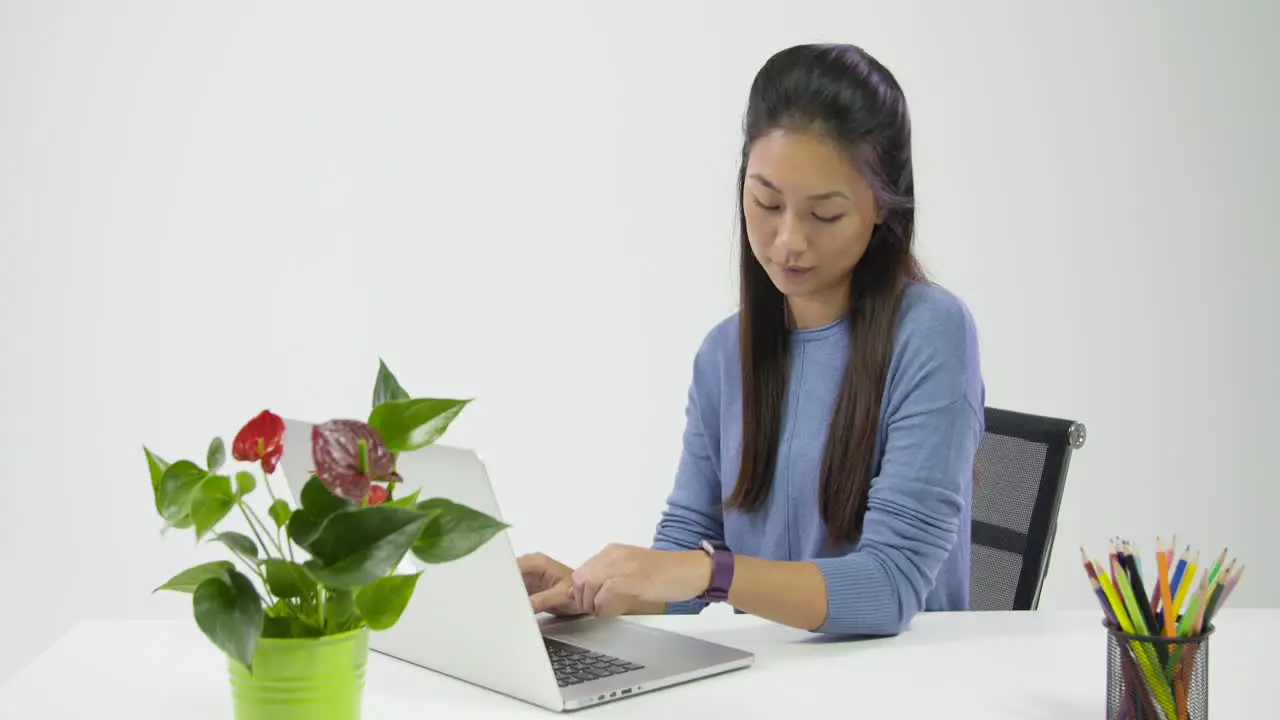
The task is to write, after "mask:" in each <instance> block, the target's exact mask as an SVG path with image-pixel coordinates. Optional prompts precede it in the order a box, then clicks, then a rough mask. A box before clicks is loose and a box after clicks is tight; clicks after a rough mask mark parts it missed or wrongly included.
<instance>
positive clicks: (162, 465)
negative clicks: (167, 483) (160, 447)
mask: <svg viewBox="0 0 1280 720" xmlns="http://www.w3.org/2000/svg"><path fill="white" fill-rule="evenodd" d="M142 452H143V453H145V454H146V456H147V471H148V472H150V473H151V494H152V495H154V496H155V500H156V512H161V510H160V478H162V477H164V471H165V470H166V469H168V467H169V463H168V462H167V461H166V460H165V459H164V458H162V457H160V456H159V455H156V454H155V453H153V452H151V450H149V449H148V448H147V447H146V446H143V448H142Z"/></svg>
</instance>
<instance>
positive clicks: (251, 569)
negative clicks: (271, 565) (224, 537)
mask: <svg viewBox="0 0 1280 720" xmlns="http://www.w3.org/2000/svg"><path fill="white" fill-rule="evenodd" d="M231 554H232V555H234V556H235V557H236V559H237V560H239V561H240V562H242V563H244V566H245V567H246V568H248V569H249V572H251V573H253V574H254V575H256V576H257V577H258V579H259V580H261V581H262V592H263V594H264V595H266V596H267V600H268V603H267V604H268V605H275V604H276V599H275V598H274V597H272V595H271V587H270V586H269V585H267V576H266V575H263V574H262V570H260V569H258V566H256V565H254V564H253V563H251V562H249V559H248V558H246V557H245V556H243V555H241V554H240V553H238V552H236V551H235V550H232V551H231Z"/></svg>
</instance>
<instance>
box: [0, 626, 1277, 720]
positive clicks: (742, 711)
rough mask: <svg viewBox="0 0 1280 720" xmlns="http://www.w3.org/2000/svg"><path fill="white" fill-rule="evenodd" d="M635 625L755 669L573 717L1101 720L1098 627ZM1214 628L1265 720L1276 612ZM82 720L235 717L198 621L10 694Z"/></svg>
mask: <svg viewBox="0 0 1280 720" xmlns="http://www.w3.org/2000/svg"><path fill="white" fill-rule="evenodd" d="M636 621H639V622H644V623H645V624H650V625H654V626H657V627H663V628H666V629H670V630H674V631H677V632H682V633H686V634H689V635H694V636H698V637H702V638H706V639H708V640H713V641H716V642H721V643H724V644H727V645H733V646H736V647H740V648H744V649H747V650H751V651H753V652H755V653H756V654H757V657H756V664H755V665H754V666H753V667H750V668H747V669H744V670H739V671H735V672H732V673H729V674H727V675H722V676H718V677H714V678H709V679H704V680H698V681H695V682H692V683H688V684H685V685H680V686H677V687H674V688H668V689H664V690H659V691H655V692H652V693H646V694H643V695H639V696H636V697H632V698H628V699H626V700H620V701H617V702H614V703H609V704H605V705H600V706H597V707H594V708H588V709H586V710H581V711H577V712H575V713H571V714H568V715H565V717H580V718H644V719H645V720H652V719H653V718H675V717H681V718H709V717H728V718H734V720H739V719H740V718H785V717H806V718H809V717H838V718H850V717H860V718H877V719H878V720H879V719H884V718H919V717H946V718H948V719H949V720H964V719H966V718H982V720H997V719H1000V718H1011V719H1012V718H1016V719H1017V720H1058V719H1060V718H1061V719H1071V720H1086V719H1087V720H1098V719H1100V718H1103V717H1105V708H1104V702H1105V694H1106V639H1105V636H1104V633H1103V630H1102V627H1101V625H1100V621H1099V614H1098V613H1097V612H1047V611H1046V612H1033V613H955V614H933V613H931V614H925V615H920V616H919V617H917V618H916V620H915V621H914V622H913V623H912V626H911V628H910V629H909V630H908V631H907V632H905V633H903V634H902V635H900V636H898V637H896V638H883V639H876V640H861V641H842V642H832V641H829V640H827V641H824V640H822V639H820V638H819V637H818V636H814V635H811V634H810V633H805V632H801V631H796V630H791V629H789V628H786V627H782V626H778V625H773V624H770V623H766V622H764V621H762V620H759V619H756V618H752V617H747V616H734V615H727V614H708V615H703V616H687V617H655V618H643V619H636ZM1217 626H1218V630H1217V632H1216V633H1215V634H1214V636H1213V639H1212V641H1211V642H1212V645H1211V646H1210V702H1211V704H1210V710H1211V714H1212V717H1213V718H1250V717H1265V716H1270V713H1272V712H1274V710H1275V702H1276V700H1275V698H1276V695H1275V692H1274V685H1272V684H1270V683H1274V681H1275V677H1274V676H1275V675H1276V674H1277V671H1280V609H1277V610H1248V609H1246V610H1240V609H1227V610H1224V611H1223V612H1222V613H1221V615H1220V616H1219V618H1218V623H1217ZM1268 669H1269V672H1265V675H1264V671H1266V670H1268ZM366 682H367V685H366V689H365V704H364V718H365V719H366V720H380V719H382V718H394V719H398V720H403V719H404V718H418V717H435V718H445V717H484V718H547V717H554V716H555V714H554V713H549V712H547V711H545V710H542V709H540V708H537V707H534V706H531V705H527V704H525V703H522V702H520V701H518V700H514V699H511V698H508V697H505V696H502V695H498V694H496V693H492V692H489V691H487V690H484V689H482V688H479V687H474V686H471V685H468V684H466V683H462V682H459V681H457V680H453V679H450V678H447V677H444V676H441V675H437V674H436V673H433V672H430V671H427V670H423V669H420V668H417V667H414V666H411V665H408V664H405V663H402V662H399V661H397V660H393V659H391V658H388V657H386V656H383V655H379V654H377V653H372V654H371V656H370V665H369V669H368V675H367V681H366ZM1259 713H1261V714H1259ZM81 717H86V718H87V717H113V718H114V717H120V718H126V717H127V718H130V720H159V719H160V718H166V719H167V718H176V717H181V718H184V719H190V720H200V719H203V718H219V719H226V718H230V717H231V702H230V690H229V687H228V682H227V674H226V664H225V661H224V659H223V657H222V656H221V655H220V654H219V653H218V651H217V650H216V649H214V648H213V646H212V645H211V644H210V643H209V642H208V641H207V640H206V639H205V638H204V636H203V635H201V634H200V633H199V631H198V630H197V629H196V626H195V624H194V622H192V621H182V622H176V621H155V620H120V621H91V622H85V623H82V624H79V625H77V626H75V627H73V628H72V629H71V630H70V631H69V632H68V633H67V634H66V635H64V636H63V637H62V638H61V639H60V640H58V642H57V643H55V644H54V645H53V646H52V647H51V648H49V650H47V651H46V652H45V653H43V654H42V655H40V656H39V657H37V658H36V659H35V660H34V661H33V662H32V663H31V664H30V665H28V666H27V667H26V668H24V669H22V670H20V671H19V672H18V673H17V674H16V675H14V676H13V677H12V678H11V679H10V680H9V681H8V682H7V683H6V684H5V685H3V686H0V718H5V720H44V719H45V718H81Z"/></svg>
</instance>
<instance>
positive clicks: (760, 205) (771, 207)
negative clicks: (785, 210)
mask: <svg viewBox="0 0 1280 720" xmlns="http://www.w3.org/2000/svg"><path fill="white" fill-rule="evenodd" d="M751 199H752V200H754V201H755V203H756V207H758V208H760V209H762V210H769V211H773V210H781V209H782V206H781V205H765V204H764V203H762V202H760V198H758V197H756V196H755V195H752V196H751Z"/></svg>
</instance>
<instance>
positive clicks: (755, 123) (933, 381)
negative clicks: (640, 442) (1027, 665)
mask: <svg viewBox="0 0 1280 720" xmlns="http://www.w3.org/2000/svg"><path fill="white" fill-rule="evenodd" d="M738 190H739V196H740V202H741V206H740V212H739V215H740V218H741V223H740V224H741V235H742V261H741V285H742V290H741V292H742V296H741V307H740V310H739V312H738V313H737V314H736V315H735V316H733V317H730V318H729V319H727V320H725V321H723V322H722V323H720V324H719V325H717V326H716V327H715V328H713V329H712V330H711V332H710V333H709V334H708V335H707V337H706V339H705V341H704V342H703V344H702V346H701V348H700V350H699V351H698V354H697V358H696V359H695V361H694V369H693V383H692V387H691V389H690V392H689V401H688V407H687V413H686V415H687V425H686V428H685V432H684V448H683V452H682V455H681V458H680V464H679V469H678V471H677V474H676V480H675V488H674V489H673V490H672V492H671V494H670V497H669V498H668V508H667V510H666V511H665V512H664V513H663V515H662V517H661V520H660V522H659V523H658V528H657V535H656V538H655V540H654V543H653V546H652V548H640V547H631V546H625V545H610V546H609V547H607V548H605V549H604V550H603V551H602V552H600V553H599V554H597V555H596V556H595V557H593V558H591V559H590V560H589V561H588V562H587V563H586V564H584V565H583V566H582V567H580V568H578V569H577V570H576V571H575V570H572V569H570V568H569V567H566V566H565V565H563V564H561V563H558V562H556V561H554V560H551V559H549V558H547V557H545V556H543V555H537V554H535V555H529V556H525V557H522V558H521V559H520V564H521V570H522V572H523V574H524V577H525V583H526V586H527V588H528V590H529V592H530V595H531V596H532V602H533V605H534V609H535V610H536V611H546V612H551V613H554V614H557V615H573V614H580V613H594V614H596V615H618V614H628V613H629V614H641V613H661V612H668V613H694V612H698V611H700V610H701V609H702V608H703V607H705V606H706V604H707V603H708V602H716V601H727V602H728V603H729V604H730V605H732V606H733V607H734V608H735V609H737V610H739V611H741V612H746V613H750V614H753V615H756V616H759V617H763V618H766V619H769V620H773V621H776V622H779V623H783V624H786V625H790V626H794V627H797V628H803V629H808V630H814V631H819V632H823V633H832V634H842V635H893V634H897V633H898V632H900V631H901V630H902V629H903V628H904V627H905V626H906V625H907V623H908V622H909V621H910V620H911V618H912V617H913V616H915V614H916V613H917V612H920V611H930V610H964V609H967V608H968V602H969V523H970V510H969V505H970V499H971V495H972V479H973V467H974V455H975V453H976V451H977V447H978V441H979V439H980V438H981V436H982V432H983V406H984V402H985V398H984V386H983V381H982V377H981V371H980V368H979V356H978V341H977V335H976V332H975V329H974V325H973V322H972V319H971V317H970V316H969V313H968V311H967V310H966V308H965V306H964V305H963V304H962V303H961V302H960V301H959V300H958V299H956V298H955V297H954V296H953V295H951V294H949V293H948V292H947V291H945V290H943V289H941V288H939V287H937V286H936V285H932V284H930V283H928V282H927V281H926V280H925V278H924V274H923V272H922V271H921V269H920V266H919V265H918V263H917V261H916V259H915V257H914V255H913V254H912V236H913V230H914V224H915V211H914V183H913V181H912V170H911V143H910V120H909V116H908V113H907V105H906V101H905V99H904V97H903V93H902V90H901V88H900V87H899V86H898V84H897V81H896V80H895V79H894V77H893V75H891V74H890V73H889V71H888V70H886V69H885V68H884V67H883V66H881V65H880V64H879V63H878V62H877V61H876V60H875V59H874V58H872V57H871V56H869V55H867V54H866V53H865V52H863V51H862V50H860V49H859V48H856V47H852V46H849V45H821V46H817V45H806V46H799V47H793V48H790V49H787V50H784V51H782V52H780V53H778V54H776V55H774V56H773V57H772V58H770V59H769V61H768V62H767V63H765V65H764V67H763V68H761V70H760V71H759V73H758V74H757V75H756V78H755V81H754V83H753V84H752V87H751V93H750V98H749V103H748V106H747V114H746V123H745V141H744V143H743V150H742V165H741V169H740V171H739V174H738Z"/></svg>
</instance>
